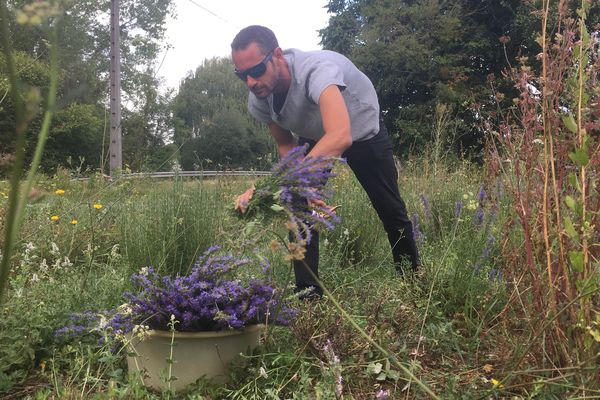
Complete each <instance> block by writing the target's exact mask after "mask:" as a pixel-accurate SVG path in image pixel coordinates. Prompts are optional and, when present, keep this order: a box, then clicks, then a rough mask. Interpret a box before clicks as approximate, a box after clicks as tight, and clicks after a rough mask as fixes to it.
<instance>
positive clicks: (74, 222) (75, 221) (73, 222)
mask: <svg viewBox="0 0 600 400" xmlns="http://www.w3.org/2000/svg"><path fill="white" fill-rule="evenodd" d="M77 222H78V221H77V220H76V219H75V218H73V219H72V220H71V222H70V224H71V225H77Z"/></svg>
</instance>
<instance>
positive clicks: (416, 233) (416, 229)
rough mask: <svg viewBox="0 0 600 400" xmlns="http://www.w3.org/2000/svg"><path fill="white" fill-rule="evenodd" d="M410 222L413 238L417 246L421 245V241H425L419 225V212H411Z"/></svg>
mask: <svg viewBox="0 0 600 400" xmlns="http://www.w3.org/2000/svg"><path fill="white" fill-rule="evenodd" d="M411 222H412V226H413V237H414V239H415V242H416V243H417V244H418V245H419V246H422V245H423V242H424V241H425V235H424V234H423V232H421V229H420V226H419V214H417V213H413V214H412V216H411Z"/></svg>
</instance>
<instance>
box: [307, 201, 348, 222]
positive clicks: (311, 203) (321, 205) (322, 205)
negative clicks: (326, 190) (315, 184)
mask: <svg viewBox="0 0 600 400" xmlns="http://www.w3.org/2000/svg"><path fill="white" fill-rule="evenodd" d="M308 205H309V206H310V207H311V208H313V213H316V214H318V215H319V216H320V217H321V218H329V216H330V215H329V214H327V213H323V212H318V211H316V210H314V209H315V208H319V209H321V210H327V211H329V213H330V214H334V213H335V210H337V209H338V208H340V207H341V206H339V205H338V206H329V205H327V203H325V202H324V201H323V200H310V201H309V202H308Z"/></svg>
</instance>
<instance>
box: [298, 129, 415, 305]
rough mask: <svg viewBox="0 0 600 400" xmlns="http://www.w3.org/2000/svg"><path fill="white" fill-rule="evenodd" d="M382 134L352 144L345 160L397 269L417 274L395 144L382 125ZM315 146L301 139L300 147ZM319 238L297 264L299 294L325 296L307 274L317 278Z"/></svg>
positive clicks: (411, 230) (316, 233)
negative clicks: (370, 206) (305, 291)
mask: <svg viewBox="0 0 600 400" xmlns="http://www.w3.org/2000/svg"><path fill="white" fill-rule="evenodd" d="M380 126H381V129H380V131H379V133H378V134H377V135H376V136H374V137H373V138H371V139H367V140H365V141H359V142H354V143H352V146H350V148H348V149H347V150H346V151H345V152H344V154H342V157H343V158H345V159H346V161H347V163H348V166H349V167H350V168H351V169H352V171H353V172H354V175H355V176H356V178H357V179H358V181H359V183H360V184H361V186H362V187H363V189H364V190H365V192H366V193H367V195H368V196H369V199H370V200H371V204H373V208H375V211H376V212H377V215H378V216H379V219H380V220H381V222H382V223H383V227H384V229H385V231H386V232H387V235H388V240H389V242H390V246H391V247H392V255H393V259H394V263H395V265H396V268H397V269H398V270H399V271H400V272H402V267H406V266H409V267H410V268H412V269H413V270H416V269H417V267H418V266H419V264H420V261H419V253H418V250H417V245H416V243H415V240H414V236H413V228H412V223H411V221H410V218H409V217H408V214H407V211H406V206H405V204H404V201H403V200H402V198H401V197H400V191H399V189H398V171H397V170H396V164H395V162H394V157H393V152H392V143H391V141H390V138H389V136H388V133H387V130H386V128H385V126H384V125H383V122H381V123H380ZM304 143H309V144H310V145H311V146H313V145H314V142H311V141H308V140H305V139H302V138H301V139H300V144H301V145H302V144H304ZM318 266H319V235H318V232H312V240H311V241H310V243H308V244H307V246H306V255H305V258H304V260H295V261H294V272H295V275H296V290H303V289H306V288H309V287H314V288H315V291H316V292H317V293H319V294H321V293H322V290H321V288H320V287H319V285H318V283H317V281H316V280H315V279H314V277H313V276H312V275H311V274H310V272H308V271H307V267H308V268H310V270H311V271H312V272H313V273H314V275H316V276H318Z"/></svg>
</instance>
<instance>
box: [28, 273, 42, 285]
mask: <svg viewBox="0 0 600 400" xmlns="http://www.w3.org/2000/svg"><path fill="white" fill-rule="evenodd" d="M39 280H40V277H39V276H38V274H36V273H34V274H33V275H32V276H31V279H30V282H31V283H35V282H39Z"/></svg>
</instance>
